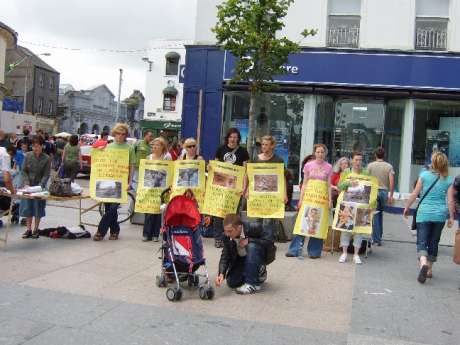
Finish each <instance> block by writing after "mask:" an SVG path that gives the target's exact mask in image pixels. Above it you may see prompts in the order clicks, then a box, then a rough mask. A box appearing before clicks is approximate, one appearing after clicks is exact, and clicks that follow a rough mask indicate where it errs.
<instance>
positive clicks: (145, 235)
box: [142, 137, 172, 242]
mask: <svg viewBox="0 0 460 345" xmlns="http://www.w3.org/2000/svg"><path fill="white" fill-rule="evenodd" d="M151 145H152V153H151V154H150V155H149V156H148V157H147V159H149V160H155V161H162V160H167V161H170V160H172V159H171V155H170V154H169V152H168V143H167V142H166V140H165V139H164V138H163V137H158V138H155V139H153V140H152V142H151ZM160 228H161V214H146V215H145V221H144V228H143V231H142V241H143V242H148V241H152V240H153V242H158V237H159V236H160Z"/></svg>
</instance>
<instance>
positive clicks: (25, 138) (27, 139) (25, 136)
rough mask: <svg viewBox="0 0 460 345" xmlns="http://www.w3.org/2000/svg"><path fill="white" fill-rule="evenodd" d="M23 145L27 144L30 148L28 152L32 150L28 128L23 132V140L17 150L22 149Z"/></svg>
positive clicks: (19, 142)
mask: <svg viewBox="0 0 460 345" xmlns="http://www.w3.org/2000/svg"><path fill="white" fill-rule="evenodd" d="M22 143H26V144H27V146H28V149H27V151H30V150H31V149H32V147H31V144H30V131H29V130H28V129H27V128H24V129H23V130H22V138H21V139H19V141H18V144H17V148H20V147H21V145H22Z"/></svg>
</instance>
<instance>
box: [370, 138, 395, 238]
mask: <svg viewBox="0 0 460 345" xmlns="http://www.w3.org/2000/svg"><path fill="white" fill-rule="evenodd" d="M374 157H375V161H374V162H372V163H369V164H368V165H367V171H368V172H369V175H371V176H375V177H376V178H377V180H378V182H379V192H378V194H377V208H376V210H375V214H374V219H373V222H372V244H376V245H377V246H381V245H382V236H383V211H384V210H385V206H386V205H387V204H388V205H391V204H393V193H394V189H395V171H394V170H393V166H392V165H391V164H390V163H388V162H385V161H384V158H385V150H384V148H383V147H379V148H377V149H376V150H375V152H374Z"/></svg>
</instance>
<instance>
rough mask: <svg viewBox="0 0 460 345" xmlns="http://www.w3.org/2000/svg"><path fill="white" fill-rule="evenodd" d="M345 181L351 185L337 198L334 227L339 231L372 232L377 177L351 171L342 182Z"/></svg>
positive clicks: (368, 233) (377, 186) (377, 185)
mask: <svg viewBox="0 0 460 345" xmlns="http://www.w3.org/2000/svg"><path fill="white" fill-rule="evenodd" d="M344 181H345V182H348V183H349V184H350V186H349V187H348V188H347V189H346V190H345V191H342V192H341V193H340V195H339V198H338V199H337V206H336V208H335V214H334V220H333V222H332V227H333V228H334V230H339V231H346V232H354V233H360V234H367V235H370V234H372V219H373V217H374V209H375V207H376V203H377V194H378V188H379V184H378V181H377V178H376V177H374V176H366V175H359V174H355V173H350V174H348V175H346V176H345V178H344V180H342V179H341V180H340V183H342V182H344Z"/></svg>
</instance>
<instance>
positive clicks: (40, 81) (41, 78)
mask: <svg viewBox="0 0 460 345" xmlns="http://www.w3.org/2000/svg"><path fill="white" fill-rule="evenodd" d="M38 86H39V87H41V88H43V87H45V76H44V75H43V73H39V74H38Z"/></svg>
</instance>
